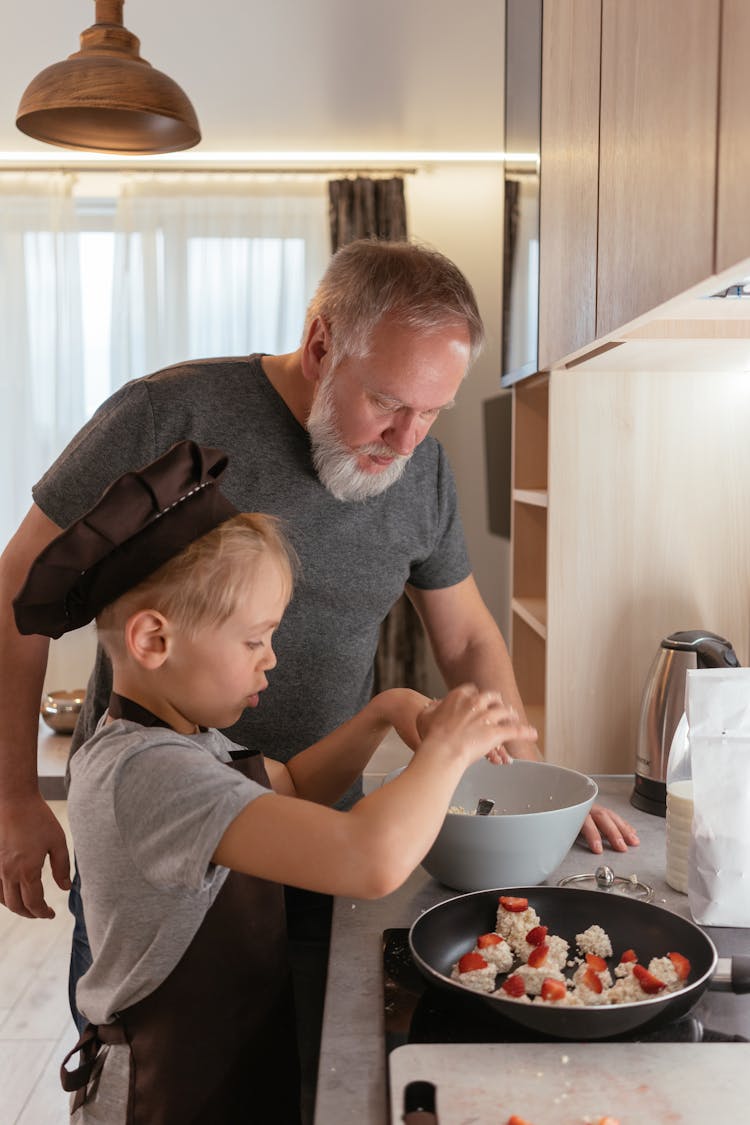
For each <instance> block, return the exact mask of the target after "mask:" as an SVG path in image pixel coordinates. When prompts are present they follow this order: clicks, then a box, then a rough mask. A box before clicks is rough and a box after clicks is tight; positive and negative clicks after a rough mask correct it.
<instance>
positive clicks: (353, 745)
mask: <svg viewBox="0 0 750 1125" xmlns="http://www.w3.org/2000/svg"><path fill="white" fill-rule="evenodd" d="M429 702H430V701H429V699H427V697H426V696H424V695H421V694H420V693H419V692H418V691H412V690H411V689H410V688H390V689H389V690H388V691H383V692H380V694H379V695H376V696H374V697H373V698H372V699H371V700H370V702H369V703H368V704H366V706H365V707H363V708H362V710H361V711H359V712H358V713H357V714H356V715H355V716H354V717H353V718H352V719H349V721H348V722H346V723H342V725H341V726H340V727H337V728H336V730H334V731H332V732H331V733H330V734H328V735H326V736H325V738H321V739H320V741H318V742H315V743H313V745H312V746H310V747H308V748H307V750H303V751H302V752H301V753H299V754H297V755H295V757H294V758H292V759H291V761H289V762H287V763H286V766H285V767H283V769H284V772H283V773H282V772H281V771H280V770H278V769H275V768H274V766H276V765H278V763H273V764H272V763H271V762H270V761H268V760H267V761H266V769H267V770H268V776H269V778H270V780H271V784H272V786H273V788H274V791H275V792H276V793H285V794H287V795H288V796H297V797H303V798H304V799H305V800H307V801H315V802H316V803H318V804H321V805H332V804H334V802H335V801H337V800H338V799H339V797H341V796H342V794H344V793H346V791H347V789H349V787H350V786H351V785H352V784H353V783H354V782H355V781H356V780H357V778H358V777H359V776H360V775H361V774H362V773H363V772H364V770H365V767H366V766H367V763H368V762H369V761H370V758H371V757H372V756H373V754H374V753H375V751H376V750H377V748H378V746H379V745H380V743H381V742H382V741H383V738H384V737H385V735H386V734H387V733H388V731H389V730H390V729H391V728H392V727H393V728H395V730H396V731H397V732H398V734H399V735H400V736H401V738H402V739H403V740H404V742H405V743H406V744H407V745H408V746H410V747H411V749H412V750H415V749H416V748H417V746H418V745H419V742H420V738H419V735H418V733H417V717H418V715H419V714H420V713H421V712H422V711H423V710H424V709H425V707H426V706H427V704H428V703H429Z"/></svg>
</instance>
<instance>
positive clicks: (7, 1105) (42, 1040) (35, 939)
mask: <svg viewBox="0 0 750 1125" xmlns="http://www.w3.org/2000/svg"><path fill="white" fill-rule="evenodd" d="M50 807H51V808H52V809H53V811H54V813H55V815H56V816H57V817H58V819H59V820H60V821H61V823H62V824H63V826H64V827H65V830H66V832H67V831H68V822H67V815H66V806H65V802H64V801H50ZM44 882H45V889H46V892H47V893H46V897H47V902H49V903H50V905H51V906H52V907H53V909H54V911H55V915H56V916H55V918H54V919H52V920H51V921H39V920H34V921H32V920H30V919H27V918H19V917H18V915H16V914H11V913H10V911H8V910H6V909H5V908H4V907H2V906H0V1125H63V1123H64V1122H67V1121H68V1096H67V1094H65V1093H63V1090H62V1087H61V1086H60V1079H59V1069H60V1063H61V1062H62V1059H63V1057H64V1056H65V1055H66V1054H67V1052H68V1051H69V1050H70V1048H71V1047H72V1046H73V1044H74V1043H75V1041H76V1038H77V1032H76V1030H75V1026H74V1024H73V1021H72V1019H71V1016H70V1011H69V1009H68V986H67V982H68V961H69V956H70V936H71V933H72V930H73V919H72V917H71V915H70V914H69V912H68V905H67V892H65V891H61V890H60V889H59V888H58V887H57V886H56V884H55V882H54V880H53V879H52V877H51V875H50V874H49V870H47V872H46V877H45V880H44ZM74 1061H75V1060H74Z"/></svg>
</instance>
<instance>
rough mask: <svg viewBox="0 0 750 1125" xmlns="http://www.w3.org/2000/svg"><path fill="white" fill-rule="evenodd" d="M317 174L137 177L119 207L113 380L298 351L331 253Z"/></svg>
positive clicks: (324, 201) (325, 205)
mask: <svg viewBox="0 0 750 1125" xmlns="http://www.w3.org/2000/svg"><path fill="white" fill-rule="evenodd" d="M327 215H328V201H327V194H326V184H325V181H324V180H322V179H321V178H320V177H303V176H299V177H293V176H288V175H285V176H284V177H283V178H282V177H278V178H269V177H268V176H262V175H253V174H232V175H231V176H222V175H216V174H213V175H210V174H209V175H203V176H200V175H196V174H192V175H185V176H175V175H173V174H170V175H168V176H164V175H159V174H153V175H142V176H140V175H139V176H133V177H131V178H129V179H128V181H127V182H126V183H125V184H124V186H123V189H122V192H121V195H120V197H119V200H118V207H117V216H116V243H115V281H114V295H113V316H112V379H113V386H120V385H121V384H122V383H123V382H125V381H126V380H127V379H131V378H133V377H136V376H139V375H145V374H147V373H148V372H150V371H154V370H156V369H157V368H159V367H163V366H165V365H168V364H171V363H176V362H178V361H180V360H184V359H189V358H198V357H205V356H221V355H245V354H248V353H250V352H254V351H267V352H284V351H290V350H293V349H294V348H296V347H297V345H298V344H299V340H300V334H301V331H302V325H303V321H304V315H305V309H306V306H307V303H308V301H309V299H310V297H311V296H312V293H313V290H314V288H315V285H316V283H317V281H318V279H319V277H320V275H321V273H322V272H323V270H324V268H325V265H326V263H327V260H328V257H329V253H330V252H329V249H328V226H327V222H328V219H327Z"/></svg>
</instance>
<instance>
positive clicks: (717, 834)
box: [685, 668, 750, 926]
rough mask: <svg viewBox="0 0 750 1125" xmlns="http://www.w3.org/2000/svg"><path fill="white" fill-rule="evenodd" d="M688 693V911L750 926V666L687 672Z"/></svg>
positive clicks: (709, 922)
mask: <svg viewBox="0 0 750 1125" xmlns="http://www.w3.org/2000/svg"><path fill="white" fill-rule="evenodd" d="M685 695H686V709H687V718H688V743H689V748H690V765H691V770H692V779H693V823H692V833H691V841H690V851H689V857H688V902H689V904H690V912H691V914H692V915H693V918H694V919H695V921H696V922H699V923H700V924H701V925H704V926H750V668H727V669H723V668H700V669H694V670H690V671H689V672H688V673H687V686H686V691H685Z"/></svg>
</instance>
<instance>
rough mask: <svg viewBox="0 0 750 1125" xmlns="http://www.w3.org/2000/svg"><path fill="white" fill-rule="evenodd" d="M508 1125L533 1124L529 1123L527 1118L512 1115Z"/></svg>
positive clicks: (515, 1114)
mask: <svg viewBox="0 0 750 1125" xmlns="http://www.w3.org/2000/svg"><path fill="white" fill-rule="evenodd" d="M508 1125H531V1122H530V1121H527V1120H526V1118H525V1117H519V1116H518V1114H517V1113H511V1115H510V1117H509V1118H508Z"/></svg>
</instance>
